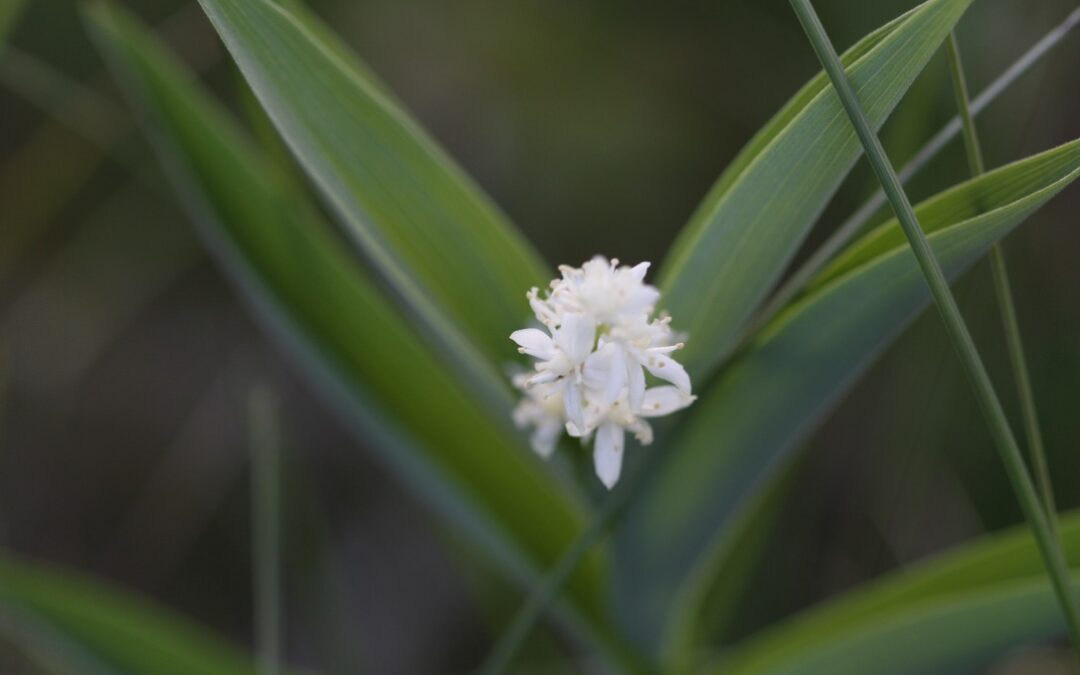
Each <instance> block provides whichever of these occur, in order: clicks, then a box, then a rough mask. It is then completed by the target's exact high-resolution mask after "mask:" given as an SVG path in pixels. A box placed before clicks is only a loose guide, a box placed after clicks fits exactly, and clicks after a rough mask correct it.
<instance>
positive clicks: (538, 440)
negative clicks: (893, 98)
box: [530, 417, 563, 459]
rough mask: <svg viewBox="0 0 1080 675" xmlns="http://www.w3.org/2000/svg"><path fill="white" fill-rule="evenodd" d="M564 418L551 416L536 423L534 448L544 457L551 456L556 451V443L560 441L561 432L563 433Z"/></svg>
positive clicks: (532, 439)
mask: <svg viewBox="0 0 1080 675" xmlns="http://www.w3.org/2000/svg"><path fill="white" fill-rule="evenodd" d="M562 430H563V424H562V420H560V419H558V418H557V417H549V418H547V419H546V420H544V421H543V422H541V423H540V424H538V425H536V431H535V432H533V435H532V438H531V439H530V440H531V445H532V449H533V450H534V451H535V452H536V454H538V455H540V456H541V457H543V458H544V459H547V458H548V457H551V453H553V452H554V451H555V445H556V444H557V443H558V442H559V434H561V433H562Z"/></svg>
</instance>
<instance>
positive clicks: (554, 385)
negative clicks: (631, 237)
mask: <svg viewBox="0 0 1080 675" xmlns="http://www.w3.org/2000/svg"><path fill="white" fill-rule="evenodd" d="M648 268H649V263H641V264H639V265H636V266H634V267H628V266H621V267H620V266H619V263H618V261H617V260H612V261H610V262H608V260H607V259H605V258H603V257H600V256H597V257H595V258H593V259H592V260H590V261H588V262H586V263H585V264H584V265H583V266H582V267H581V268H573V267H568V266H565V265H564V266H562V267H560V268H559V270H560V272H561V274H562V277H561V278H560V279H555V280H554V281H552V282H551V287H550V290H549V292H548V293H547V295H546V297H540V291H539V289H537V288H533V289H531V290H530V291H529V292H528V294H527V298H528V300H529V305H530V307H532V310H533V312H534V313H535V315H536V318H537V320H538V321H539V322H540V323H541V324H542V325H543V326H544V327H545V328H546V330H541V329H538V328H526V329H523V330H519V331H515V332H514V333H512V334H511V335H510V338H511V339H512V340H513V341H514V342H516V343H517V344H518V347H519V349H518V351H520V352H521V353H523V354H527V355H529V356H531V357H533V358H534V359H536V362H535V371H533V372H531V373H526V374H523V375H520V376H518V377H516V378H515V385H516V386H518V388H520V389H522V390H523V391H524V392H525V397H524V398H523V399H522V401H521V403H520V404H519V405H518V407H517V409H516V410H515V411H514V421H515V423H516V424H517V425H518V426H519V427H533V428H534V432H533V435H532V439H531V442H532V447H533V449H534V450H535V451H536V452H537V453H538V454H540V455H541V456H543V457H545V458H546V457H548V456H550V455H551V453H552V452H553V451H554V448H555V445H556V444H557V442H558V438H559V436H560V435H561V432H562V430H563V428H564V427H565V429H566V431H567V433H569V434H570V435H571V436H575V437H579V438H581V439H582V441H583V442H588V441H589V440H590V439H591V438H592V436H593V434H594V433H595V446H594V451H593V458H594V463H595V467H596V473H597V476H599V478H600V480H601V482H603V483H604V485H606V486H607V487H608V488H611V487H612V486H614V485H615V483H616V481H617V480H618V477H619V473H620V471H621V468H622V454H623V449H624V447H625V432H626V431H627V430H629V431H630V432H631V433H633V434H634V435H635V437H636V438H637V439H638V441H639V442H640V443H641V444H642V445H648V444H649V443H651V442H652V428H651V427H650V426H649V424H648V422H646V421H645V420H644V419H643V418H647V417H658V416H661V415H667V414H670V413H672V412H675V411H676V410H680V409H682V408H685V407H686V406H687V405H689V404H690V403H691V402H693V400H694V396H693V395H692V394H691V390H690V389H691V387H690V377H689V376H688V375H687V373H686V370H684V369H683V367H682V366H681V365H680V364H679V363H678V362H677V361H675V360H674V359H673V358H672V357H671V356H670V354H671V353H672V352H674V351H676V350H677V349H679V348H681V347H682V343H681V342H677V341H676V340H675V336H674V334H673V333H672V331H671V328H670V318H669V317H663V318H659V319H654V318H651V315H652V313H653V310H654V308H655V306H656V303H657V301H658V300H659V299H660V292H659V291H658V290H657V289H656V288H655V287H653V286H650V285H648V284H645V283H644V279H645V273H646V272H647V271H648ZM646 371H648V372H649V373H650V374H651V375H652V376H653V377H656V378H658V379H660V380H664V381H666V382H669V383H670V386H669V385H663V386H658V387H652V388H647V385H646V375H645V372H646Z"/></svg>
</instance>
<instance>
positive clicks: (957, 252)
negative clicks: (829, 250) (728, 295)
mask: <svg viewBox="0 0 1080 675" xmlns="http://www.w3.org/2000/svg"><path fill="white" fill-rule="evenodd" d="M1078 175H1080V140H1078V141H1074V142H1072V143H1069V144H1066V145H1063V146H1060V147H1058V148H1055V149H1053V150H1050V151H1048V152H1045V153H1042V154H1040V155H1036V156H1034V157H1031V158H1028V159H1026V160H1023V161H1021V162H1017V163H1014V164H1011V165H1009V166H1006V167H1003V168H1001V169H999V170H997V171H994V172H991V173H989V174H984V175H983V176H981V177H979V178H977V179H974V180H972V181H968V182H967V183H964V184H962V185H961V186H959V187H957V188H955V189H953V190H949V191H947V192H945V193H943V194H941V195H939V196H937V197H934V198H932V199H930V200H927V201H926V202H923V203H922V204H920V205H919V206H918V207H917V208H916V213H917V215H918V217H919V221H920V222H922V223H926V224H927V226H928V228H931V230H932V231H931V232H930V233H929V238H930V242H931V245H932V247H933V249H934V252H935V254H936V255H937V256H938V259H939V260H940V261H941V264H942V267H943V268H944V269H945V271H946V272H947V273H948V274H949V275H950V276H951V277H955V276H956V275H957V274H959V273H960V272H962V271H963V270H964V269H966V268H967V266H969V265H970V264H971V263H972V262H974V261H975V260H977V259H978V258H979V257H980V256H981V255H983V254H984V253H985V252H986V250H987V249H988V248H989V247H990V245H991V244H993V243H994V242H995V241H997V240H998V239H1000V238H1001V237H1003V236H1005V234H1007V233H1008V232H1009V231H1010V230H1011V229H1012V228H1013V227H1015V226H1016V225H1018V224H1019V223H1020V222H1022V221H1023V219H1024V218H1026V217H1027V216H1028V215H1029V214H1030V213H1031V212H1033V211H1034V210H1035V209H1037V208H1038V207H1039V206H1040V205H1041V204H1043V203H1044V202H1046V201H1047V200H1048V199H1050V198H1051V197H1052V196H1053V195H1055V194H1056V193H1057V192H1059V191H1060V190H1062V189H1064V187H1065V186H1066V185H1068V184H1069V183H1070V182H1072V181H1073V180H1075V179H1076V178H1077V176H1078ZM972 204H981V208H979V209H978V210H977V211H974V212H973V211H972V210H971V205H972ZM896 227H898V226H897V225H896V223H895V222H893V223H892V224H886V225H884V226H883V229H882V230H881V233H873V234H871V235H870V236H869V237H868V238H867V239H866V240H863V241H860V242H859V243H857V244H856V245H855V246H856V248H857V250H873V251H874V252H875V253H876V255H874V256H872V257H869V258H866V259H864V258H863V257H862V256H860V257H859V260H860V261H861V264H858V265H856V264H854V261H853V262H852V264H851V265H849V266H848V267H847V268H846V272H845V273H842V274H841V273H840V271H839V270H834V271H833V272H832V273H830V274H831V275H834V276H832V277H831V279H830V280H828V281H824V280H823V282H822V283H821V284H819V285H818V287H817V289H816V290H815V291H814V292H811V293H809V294H808V295H806V296H804V297H803V298H801V299H800V300H798V301H797V302H796V303H794V304H793V305H792V306H791V307H789V308H788V310H787V311H785V312H784V313H782V314H781V315H780V316H778V317H777V318H776V319H775V320H773V321H772V322H771V323H770V324H769V325H768V326H766V328H765V329H764V330H763V331H762V333H761V334H760V335H759V336H758V337H757V339H756V340H755V342H754V343H752V344H751V346H750V347H749V348H748V350H747V351H746V352H745V353H744V354H743V355H742V356H741V357H740V358H739V359H737V360H736V361H735V362H734V363H732V365H731V366H730V367H729V368H728V369H727V370H725V372H724V374H723V375H722V376H721V377H720V378H719V379H718V380H717V381H716V382H715V383H714V384H713V385H712V386H711V387H710V388H709V389H708V390H706V391H705V392H704V393H703V394H702V396H701V400H700V401H699V402H698V404H697V406H696V409H695V410H694V411H692V416H691V418H690V420H689V421H688V422H687V423H686V425H685V426H684V427H683V429H682V430H681V432H680V435H679V436H678V437H677V438H676V439H675V441H674V443H673V444H672V446H671V447H670V448H668V449H667V450H666V452H667V453H668V454H669V457H668V460H667V461H666V462H665V463H664V464H663V465H662V466H661V467H660V469H659V470H658V471H657V472H656V474H655V476H654V477H653V481H652V482H651V483H650V484H649V486H648V487H647V488H646V489H645V490H643V492H642V495H641V497H640V498H639V500H638V501H637V502H636V503H635V505H634V507H633V509H632V510H631V511H630V512H629V513H628V514H627V517H626V521H625V523H624V527H623V530H622V532H621V533H620V537H619V543H620V552H619V557H618V559H619V561H620V563H621V564H620V568H619V572H620V575H619V576H620V581H619V585H620V587H626V586H630V587H636V588H638V589H639V590H638V591H636V592H635V593H633V594H627V593H620V594H618V597H619V598H620V599H627V600H632V601H633V602H634V603H635V607H636V608H635V610H634V611H633V612H629V611H627V612H624V613H625V614H627V615H632V616H649V617H665V616H666V611H667V610H668V609H671V608H676V611H679V609H677V608H680V607H683V606H684V605H685V604H686V603H691V604H692V603H693V602H695V598H696V597H697V596H698V595H699V594H700V593H701V592H702V591H703V590H704V588H705V587H707V583H708V582H707V580H708V579H709V578H710V575H711V570H713V569H715V568H716V566H717V564H718V562H719V560H722V559H723V556H725V555H726V551H727V549H726V547H727V546H729V545H730V541H731V536H732V533H733V532H735V531H737V529H738V528H737V524H738V523H739V522H740V519H741V518H743V517H744V516H745V513H746V511H747V506H748V504H750V503H751V502H752V500H753V498H754V496H755V495H756V494H757V493H758V491H760V490H762V489H764V487H765V486H766V485H767V484H768V481H769V480H770V479H771V477H772V475H773V474H774V472H775V471H776V470H777V469H778V468H779V467H781V466H783V465H784V463H785V462H786V461H788V460H789V459H790V457H791V452H792V451H793V449H794V448H795V446H796V443H797V442H798V441H799V440H800V439H801V438H802V437H803V436H804V435H805V434H806V433H807V432H808V431H810V430H811V429H813V427H814V426H815V425H816V423H817V422H818V421H819V420H820V419H821V418H822V417H823V416H824V415H826V414H827V413H828V412H829V410H830V409H831V408H832V407H833V406H834V405H835V404H836V402H837V401H838V400H839V398H840V397H841V395H842V394H843V393H844V392H845V391H846V390H847V389H848V388H849V387H850V386H851V385H852V384H853V383H854V381H855V380H856V379H857V377H858V376H859V375H860V374H861V373H862V372H863V371H864V370H865V369H866V368H867V367H868V366H869V365H870V364H871V363H872V362H873V360H874V359H875V358H876V357H877V355H878V354H879V353H880V352H881V351H882V350H883V349H884V348H885V346H886V345H888V344H889V343H890V342H891V341H892V340H893V339H895V338H896V336H897V335H898V334H899V333H900V331H901V330H902V329H903V328H904V327H905V326H906V325H907V324H908V323H909V322H910V321H911V320H913V319H914V317H915V316H916V315H917V314H918V313H919V311H921V310H922V309H923V308H924V307H925V306H926V304H927V301H928V299H929V295H928V291H927V289H926V285H925V283H924V282H923V278H922V276H921V274H920V271H919V269H918V266H917V265H916V262H915V259H914V257H913V256H912V255H911V252H910V250H909V249H908V248H907V245H906V243H904V242H903V240H902V238H901V240H900V242H899V245H897V246H891V247H890V246H885V245H883V244H881V243H880V242H881V241H882V240H887V238H888V237H890V236H891V235H888V232H890V231H891V230H892V229H895V228H896ZM892 241H894V243H896V240H895V238H894V239H892ZM823 274H824V273H823ZM672 523H677V524H678V526H677V527H673V526H672ZM646 578H648V579H652V580H653V582H652V583H650V585H649V588H648V589H645V590H642V589H640V583H639V582H637V581H635V580H640V579H646ZM680 593H681V596H680ZM636 603H641V604H636ZM645 608H648V609H645ZM657 620H658V621H663V620H664V619H663V618H659V619H657ZM650 629H653V630H658V628H657V627H655V626H652V627H648V626H639V627H638V630H639V631H642V632H644V631H647V630H650Z"/></svg>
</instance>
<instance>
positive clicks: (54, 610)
mask: <svg viewBox="0 0 1080 675" xmlns="http://www.w3.org/2000/svg"><path fill="white" fill-rule="evenodd" d="M0 610H2V611H4V613H5V615H6V616H8V618H9V620H10V621H12V622H14V623H15V624H16V625H17V626H19V628H20V631H19V634H18V635H16V636H14V637H15V638H16V639H20V640H26V639H28V640H38V639H40V640H41V641H42V642H43V643H48V644H50V645H52V643H53V642H54V641H56V640H60V641H62V642H63V643H64V647H66V648H67V649H70V652H68V651H67V650H66V649H65V654H68V655H69V657H71V656H73V655H76V654H77V655H79V656H77V657H75V658H80V659H81V658H86V659H90V660H92V662H93V664H94V665H95V667H105V668H108V669H109V671H110V672H115V673H117V674H118V675H242V674H243V673H254V672H255V669H254V668H253V666H252V662H251V659H250V657H249V656H248V655H247V654H245V653H244V652H243V651H242V650H240V649H239V648H238V647H234V646H232V645H229V644H228V643H226V642H225V641H224V640H222V639H219V638H217V637H215V636H214V635H212V634H211V633H209V632H208V631H207V630H205V629H203V628H201V627H200V626H198V625H196V624H195V623H193V622H192V621H190V620H187V619H184V618H182V617H180V616H179V615H176V614H174V613H172V612H171V611H168V610H166V609H164V608H160V607H155V606H153V605H152V604H150V603H149V602H147V601H145V600H141V599H139V598H137V597H135V596H134V595H133V594H131V593H128V592H124V591H120V590H117V589H112V588H109V587H108V586H106V585H104V584H103V583H101V582H95V581H93V580H91V579H88V578H84V577H82V576H81V575H77V574H75V573H71V572H62V571H59V570H55V569H49V568H47V567H45V566H43V565H42V564H41V563H30V562H27V561H23V560H20V559H18V558H14V557H11V556H0ZM50 651H51V652H52V653H53V655H54V656H63V655H62V654H57V653H56V652H58V651H60V650H59V649H58V648H57V646H56V645H52V646H51V647H50ZM70 665H72V666H74V665H75V664H70ZM91 672H93V671H91Z"/></svg>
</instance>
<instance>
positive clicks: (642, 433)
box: [626, 417, 653, 445]
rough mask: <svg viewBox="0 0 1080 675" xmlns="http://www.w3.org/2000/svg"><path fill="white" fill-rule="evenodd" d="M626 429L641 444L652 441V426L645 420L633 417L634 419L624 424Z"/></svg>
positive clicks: (647, 443)
mask: <svg viewBox="0 0 1080 675" xmlns="http://www.w3.org/2000/svg"><path fill="white" fill-rule="evenodd" d="M626 429H627V430H628V431H630V432H632V433H633V434H634V438H636V439H637V440H638V443H641V444H642V445H649V444H650V443H652V442H653V433H652V426H651V425H650V424H649V423H648V422H646V421H645V420H643V419H641V418H638V417H635V418H634V421H633V422H631V423H630V424H628V425H626Z"/></svg>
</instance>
